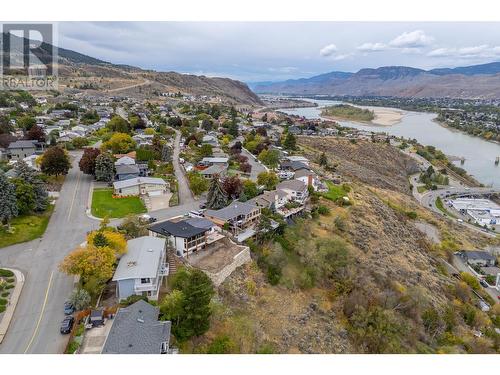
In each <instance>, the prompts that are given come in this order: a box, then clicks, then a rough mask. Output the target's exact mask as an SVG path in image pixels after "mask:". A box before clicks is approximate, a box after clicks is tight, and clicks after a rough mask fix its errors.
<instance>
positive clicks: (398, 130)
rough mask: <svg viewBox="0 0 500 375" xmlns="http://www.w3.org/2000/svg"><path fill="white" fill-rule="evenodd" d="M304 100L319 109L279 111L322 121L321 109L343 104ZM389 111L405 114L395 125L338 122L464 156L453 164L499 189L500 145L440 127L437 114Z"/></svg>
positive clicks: (453, 154)
mask: <svg viewBox="0 0 500 375" xmlns="http://www.w3.org/2000/svg"><path fill="white" fill-rule="evenodd" d="M305 100H308V101H311V102H314V103H317V104H318V107H309V108H293V109H280V111H282V112H284V113H287V114H290V115H298V116H303V117H305V118H308V119H319V118H321V115H320V113H321V108H322V107H325V106H329V105H334V104H340V103H341V102H339V101H332V100H313V99H305ZM390 109H394V110H396V111H399V112H402V113H403V118H402V119H401V121H400V122H399V123H397V124H395V125H391V126H380V125H370V124H363V123H357V122H352V121H337V122H338V123H339V124H341V125H342V126H347V127H351V128H356V129H362V130H368V131H373V132H383V133H387V134H390V135H396V136H399V137H404V138H410V139H416V140H417V141H418V142H419V143H421V144H423V145H425V146H427V145H430V146H435V147H436V148H438V149H439V150H441V151H443V152H444V153H445V154H446V155H451V156H456V157H460V158H461V157H464V158H465V163H464V164H460V161H454V163H455V164H456V165H457V166H459V167H461V168H463V169H465V170H466V171H467V172H468V173H469V174H470V175H472V176H473V177H474V178H476V180H478V181H479V182H481V183H483V184H485V185H492V186H495V187H500V166H497V165H495V158H496V157H497V156H500V144H497V143H494V142H489V141H486V140H484V139H481V138H479V137H473V136H470V135H468V134H465V133H463V132H460V131H458V130H455V129H452V128H447V127H444V126H442V125H439V124H438V123H437V122H435V121H433V119H435V118H436V116H437V115H436V114H434V113H423V112H410V111H403V110H400V109H396V108H390Z"/></svg>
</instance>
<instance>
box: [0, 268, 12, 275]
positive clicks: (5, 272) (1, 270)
mask: <svg viewBox="0 0 500 375" xmlns="http://www.w3.org/2000/svg"><path fill="white" fill-rule="evenodd" d="M12 276H14V272H12V271H10V270H5V269H0V277H12Z"/></svg>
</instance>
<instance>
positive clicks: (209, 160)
mask: <svg viewBox="0 0 500 375" xmlns="http://www.w3.org/2000/svg"><path fill="white" fill-rule="evenodd" d="M228 162H229V158H226V157H205V158H203V159H201V162H200V164H202V165H205V166H207V167H209V166H211V165H214V164H227V163H228Z"/></svg>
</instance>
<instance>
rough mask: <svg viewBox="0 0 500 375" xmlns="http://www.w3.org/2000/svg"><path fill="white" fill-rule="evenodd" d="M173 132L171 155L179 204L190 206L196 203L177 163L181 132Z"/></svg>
mask: <svg viewBox="0 0 500 375" xmlns="http://www.w3.org/2000/svg"><path fill="white" fill-rule="evenodd" d="M174 131H175V141H174V152H173V155H172V164H173V165H174V171H175V177H176V178H177V182H178V185H179V203H180V204H182V205H184V204H192V203H193V202H196V201H195V199H194V198H193V194H192V193H191V190H190V189H189V183H188V181H187V178H186V175H185V174H184V171H183V170H182V167H181V165H180V163H179V154H180V152H181V132H180V131H179V130H177V129H174Z"/></svg>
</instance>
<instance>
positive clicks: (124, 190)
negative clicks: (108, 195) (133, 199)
mask: <svg viewBox="0 0 500 375" xmlns="http://www.w3.org/2000/svg"><path fill="white" fill-rule="evenodd" d="M113 189H114V194H115V195H119V196H133V195H141V196H144V195H149V196H158V195H163V194H166V193H167V190H168V188H167V183H166V182H165V180H163V179H161V178H156V177H136V178H130V179H127V180H122V181H115V182H113Z"/></svg>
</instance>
